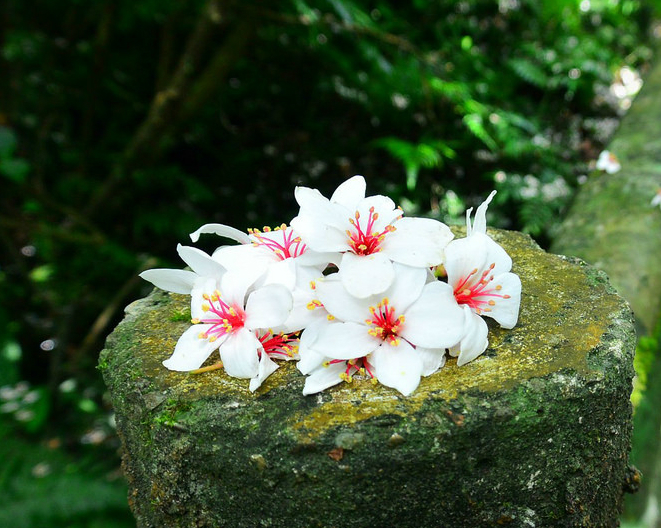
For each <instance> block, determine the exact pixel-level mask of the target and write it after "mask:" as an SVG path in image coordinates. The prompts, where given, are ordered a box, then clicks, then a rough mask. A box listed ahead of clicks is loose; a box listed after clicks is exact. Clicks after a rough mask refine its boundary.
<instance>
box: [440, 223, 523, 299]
mask: <svg viewBox="0 0 661 528" xmlns="http://www.w3.org/2000/svg"><path fill="white" fill-rule="evenodd" d="M491 264H493V265H494V268H493V270H492V271H491V273H492V274H500V273H506V272H508V271H510V269H512V259H511V258H510V256H509V255H508V254H507V252H506V251H505V250H504V249H503V248H502V247H501V246H500V245H499V244H497V243H496V242H494V241H493V240H492V239H491V238H490V237H489V236H487V235H485V234H482V233H473V234H472V235H471V236H469V237H466V238H460V239H457V240H453V241H452V242H450V243H449V244H448V247H447V248H446V249H445V263H444V266H445V271H446V273H447V274H448V284H450V285H451V286H452V287H453V288H454V289H456V288H457V287H458V285H459V284H461V283H463V281H464V279H466V278H467V277H468V276H469V275H470V274H471V272H472V271H473V270H477V272H476V273H475V274H473V276H472V278H471V282H470V284H472V283H473V282H477V281H479V280H480V277H481V276H482V273H483V272H484V271H486V270H487V268H488V267H489V266H491Z"/></svg>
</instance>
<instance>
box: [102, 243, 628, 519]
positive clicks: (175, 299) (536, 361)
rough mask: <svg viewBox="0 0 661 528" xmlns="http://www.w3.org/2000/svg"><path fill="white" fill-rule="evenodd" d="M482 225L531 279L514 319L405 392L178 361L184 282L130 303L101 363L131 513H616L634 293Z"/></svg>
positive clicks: (287, 367)
mask: <svg viewBox="0 0 661 528" xmlns="http://www.w3.org/2000/svg"><path fill="white" fill-rule="evenodd" d="M490 234H491V235H492V236H493V237H494V238H495V239H496V240H497V241H498V242H499V243H500V244H501V245H503V246H504V247H505V248H506V249H507V251H508V252H509V253H510V255H511V256H512V259H513V261H514V267H513V271H514V272H515V273H517V274H519V276H520V277H521V280H522V284H523V295H522V302H521V314H520V319H519V323H518V325H517V326H516V327H515V328H514V329H512V330H503V329H501V328H499V327H498V326H497V325H491V326H490V345H489V348H488V349H487V351H486V353H485V354H484V355H483V356H481V357H480V358H478V359H477V360H475V361H474V362H472V363H469V364H467V365H465V366H462V367H457V365H456V362H455V360H453V359H450V360H448V363H447V365H446V366H445V367H444V368H443V369H442V370H441V371H439V372H438V373H436V374H434V375H432V376H429V377H427V378H423V379H422V381H421V383H420V386H419V388H418V389H417V391H416V392H415V393H414V394H413V395H411V396H410V397H403V396H402V395H401V394H400V393H398V392H397V391H395V390H392V389H389V388H387V387H383V386H380V385H376V386H374V385H372V384H371V383H369V382H367V381H365V382H362V381H360V380H355V381H354V382H353V383H351V384H347V383H342V384H340V385H338V386H336V387H333V388H331V389H329V390H327V391H325V392H323V393H321V394H318V395H313V396H303V395H302V394H301V390H302V388H303V382H304V378H303V376H302V375H300V374H299V372H298V371H297V370H296V367H295V365H294V364H292V363H287V364H283V365H282V366H281V368H280V369H279V370H278V371H277V372H276V373H275V374H274V375H272V376H271V377H270V378H269V379H268V380H267V381H266V382H265V383H264V385H263V386H262V387H261V388H260V389H259V390H258V391H257V392H256V393H251V392H249V390H248V383H247V380H238V379H233V378H229V377H228V376H227V375H226V374H225V373H224V371H222V370H218V371H213V372H207V373H203V374H191V373H179V372H170V371H168V370H167V369H165V368H164V367H163V366H162V365H161V362H162V361H163V360H164V359H166V358H167V357H169V355H170V354H171V352H172V350H173V347H174V345H175V343H176V341H177V338H178V337H179V335H180V334H181V333H182V332H183V331H184V330H185V329H186V328H187V326H188V317H189V313H188V298H187V297H185V296H180V295H174V294H167V293H163V292H160V291H154V292H153V293H152V294H151V295H150V296H149V297H147V298H146V299H143V300H140V301H137V302H135V303H133V304H132V305H130V306H129V307H128V308H127V315H126V318H125V320H124V321H123V322H122V323H121V324H120V325H119V326H118V327H117V329H116V330H115V331H114V332H113V334H112V335H111V336H110V337H109V339H108V342H107V346H106V349H105V350H104V351H103V352H102V354H101V359H100V368H101V369H102V371H103V375H104V378H105V381H106V383H107V385H108V387H109V388H110V393H111V396H112V401H113V405H114V407H115V411H116V415H117V427H118V432H119V434H120V437H121V439H122V442H123V446H124V447H123V449H124V455H123V456H124V470H125V472H126V475H127V478H128V481H129V485H130V490H131V491H130V497H129V500H130V504H131V508H132V510H133V512H134V514H135V516H136V519H137V522H138V526H139V527H165V526H167V527H193V526H195V527H207V526H208V527H231V528H244V527H245V528H256V527H288V528H296V527H301V528H310V527H337V528H357V527H380V526H397V527H398V528H406V527H415V528H421V527H453V528H461V527H467V528H468V527H470V528H475V527H480V526H513V527H514V526H516V527H534V526H536V527H541V526H544V527H548V526H586V527H587V526H593V527H610V526H618V524H619V523H618V514H619V511H620V506H621V499H622V490H623V485H624V483H625V480H626V477H627V467H628V451H629V446H630V435H631V405H630V402H629V396H630V392H631V379H632V376H633V368H632V357H633V349H634V342H635V335H634V326H633V321H632V315H631V312H630V309H629V307H628V305H627V304H626V303H625V302H624V301H623V300H622V299H621V298H620V297H619V296H617V295H616V294H615V293H614V291H613V289H612V288H611V287H610V285H609V284H608V280H607V279H606V276H605V275H604V274H603V273H602V272H600V271H597V270H596V269H595V268H592V267H590V266H588V265H586V264H585V263H583V262H582V261H579V260H575V259H574V260H572V259H568V258H564V257H559V256H557V255H551V254H548V253H545V252H544V251H542V250H541V249H539V247H537V246H536V245H535V244H534V242H532V240H530V238H528V237H527V236H525V235H522V234H520V233H514V232H505V231H492V232H490Z"/></svg>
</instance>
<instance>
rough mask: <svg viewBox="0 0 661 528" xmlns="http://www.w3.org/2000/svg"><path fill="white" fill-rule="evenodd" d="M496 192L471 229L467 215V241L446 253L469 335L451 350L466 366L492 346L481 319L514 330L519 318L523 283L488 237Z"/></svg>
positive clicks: (453, 244)
mask: <svg viewBox="0 0 661 528" xmlns="http://www.w3.org/2000/svg"><path fill="white" fill-rule="evenodd" d="M495 194H496V191H494V192H492V193H491V194H490V195H489V197H488V198H487V199H486V200H485V201H484V202H483V203H482V204H481V205H480V206H479V207H478V208H477V212H476V214H475V219H474V221H473V223H472V225H471V219H470V214H471V212H472V209H469V210H468V211H466V228H467V233H468V235H467V236H466V237H465V238H462V239H458V240H453V241H452V242H450V244H448V247H447V248H446V250H445V257H446V260H445V271H446V273H447V278H448V284H449V285H450V286H451V288H452V290H453V292H454V296H455V299H456V301H457V303H458V304H459V305H461V306H462V307H463V310H464V317H465V321H464V325H465V329H466V333H465V335H464V337H463V338H462V339H461V342H460V343H459V344H457V345H456V346H454V347H452V348H451V349H450V354H451V355H454V356H457V355H458V356H459V357H458V359H457V364H458V365H464V364H465V363H468V362H469V361H472V360H473V359H475V358H476V357H477V356H479V355H480V354H482V352H484V351H485V350H486V348H487V345H488V338H487V334H488V327H487V324H486V322H485V321H484V320H483V319H482V317H481V316H487V317H491V318H493V319H495V320H496V321H497V322H498V323H499V324H500V326H502V327H504V328H513V327H514V326H515V325H516V322H517V319H518V316H519V305H520V303H521V280H520V279H519V277H518V276H517V275H515V274H514V273H511V272H510V270H511V269H512V259H511V258H510V256H509V255H508V254H507V252H506V251H505V250H504V249H503V248H502V247H501V246H500V245H498V244H497V243H496V242H494V241H493V240H492V239H491V238H490V237H489V236H488V235H487V234H486V210H487V207H488V205H489V203H490V202H491V200H492V198H493V196H494V195H495Z"/></svg>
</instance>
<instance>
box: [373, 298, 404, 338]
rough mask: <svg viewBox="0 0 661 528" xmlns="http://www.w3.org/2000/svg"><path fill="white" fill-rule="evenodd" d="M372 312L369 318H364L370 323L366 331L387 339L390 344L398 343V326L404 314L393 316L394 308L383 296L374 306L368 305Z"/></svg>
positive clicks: (402, 320)
mask: <svg viewBox="0 0 661 528" xmlns="http://www.w3.org/2000/svg"><path fill="white" fill-rule="evenodd" d="M370 312H371V313H372V318H371V319H366V320H365V322H366V323H367V324H368V325H372V328H370V329H369V330H368V331H367V332H368V333H369V334H370V335H372V336H374V337H378V338H379V339H382V340H383V341H386V340H387V341H389V342H390V344H391V345H398V344H399V336H398V332H399V327H400V325H401V324H402V323H403V322H404V316H403V315H400V316H399V317H395V308H394V307H392V306H390V303H389V301H388V299H387V298H384V299H383V300H382V301H381V302H380V303H378V304H377V305H376V307H375V306H370Z"/></svg>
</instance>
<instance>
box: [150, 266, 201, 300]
mask: <svg viewBox="0 0 661 528" xmlns="http://www.w3.org/2000/svg"><path fill="white" fill-rule="evenodd" d="M140 277H142V278H143V279H145V280H146V281H149V282H151V283H152V284H153V285H154V286H156V287H157V288H160V289H161V290H165V291H170V292H173V293H183V294H186V295H189V294H190V292H191V290H192V289H193V284H194V283H195V279H196V278H197V274H196V273H194V272H192V271H188V270H179V269H166V268H160V269H150V270H146V271H143V272H142V273H140Z"/></svg>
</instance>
